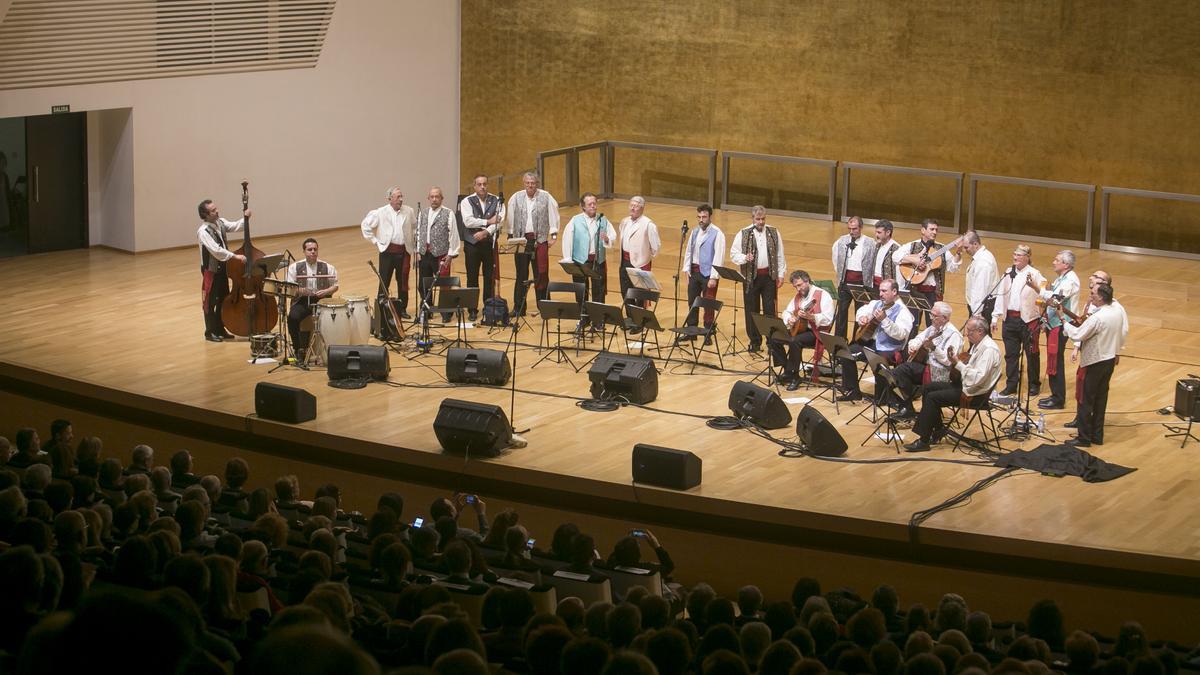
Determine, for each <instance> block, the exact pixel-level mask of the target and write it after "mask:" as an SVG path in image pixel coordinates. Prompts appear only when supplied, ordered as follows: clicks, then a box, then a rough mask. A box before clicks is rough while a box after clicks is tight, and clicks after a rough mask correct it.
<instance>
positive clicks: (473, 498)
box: [467, 495, 475, 504]
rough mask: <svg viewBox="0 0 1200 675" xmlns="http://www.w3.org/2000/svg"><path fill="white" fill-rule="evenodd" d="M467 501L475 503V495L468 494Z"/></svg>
mask: <svg viewBox="0 0 1200 675" xmlns="http://www.w3.org/2000/svg"><path fill="white" fill-rule="evenodd" d="M467 503H468V504H474V503H475V495H467Z"/></svg>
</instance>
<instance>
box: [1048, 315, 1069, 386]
mask: <svg viewBox="0 0 1200 675" xmlns="http://www.w3.org/2000/svg"><path fill="white" fill-rule="evenodd" d="M1055 336H1057V337H1055ZM1050 340H1055V341H1056V342H1057V343H1058V349H1057V350H1056V351H1057V352H1058V353H1057V354H1055V355H1054V374H1053V375H1047V376H1046V379H1047V380H1050V395H1051V396H1053V397H1054V398H1055V399H1057V400H1058V401H1059V402H1060V403H1065V402H1066V400H1067V376H1066V373H1064V372H1063V370H1064V365H1065V364H1064V363H1063V361H1064V359H1063V357H1064V356H1065V355H1066V353H1067V332H1066V331H1064V330H1063V329H1062V326H1059V327H1058V330H1052V331H1050V332H1049V333H1047V334H1046V351H1047V352H1049V351H1050ZM1046 358H1047V359H1049V358H1050V354H1049V353H1047V354H1046ZM1046 370H1050V367H1049V365H1047V366H1046Z"/></svg>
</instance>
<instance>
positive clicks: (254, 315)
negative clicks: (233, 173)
mask: <svg viewBox="0 0 1200 675" xmlns="http://www.w3.org/2000/svg"><path fill="white" fill-rule="evenodd" d="M249 185H250V183H249V182H248V181H242V212H243V213H245V212H246V210H248V209H249V208H250V192H249V190H248V187H249ZM244 217H245V219H246V223H245V227H244V228H243V229H242V247H241V248H239V249H238V250H236V251H234V253H240V254H241V255H244V256H246V262H242V261H240V260H238V259H237V258H230V259H229V263H228V267H227V270H228V275H229V279H230V280H231V281H232V282H233V288H232V290H230V292H229V295H227V296H225V300H224V301H223V302H222V303H221V318H222V320H223V321H224V322H225V328H226V329H227V330H228V331H229V332H230V333H233V334H234V335H237V336H239V337H250V336H251V335H257V334H259V333H266V332H268V331H270V330H272V329H274V328H275V325H276V324H277V323H279V303H278V301H277V300H276V299H275V298H274V297H272V296H270V295H267V294H265V293H263V292H262V285H263V278H264V277H263V276H255V275H254V273H253V271H254V265H255V263H257V262H258V261H259V260H261V259H262V258H263V257H264V256H266V254H265V253H263V252H262V251H260V250H258V249H257V248H254V244H252V243H251V241H250V216H244Z"/></svg>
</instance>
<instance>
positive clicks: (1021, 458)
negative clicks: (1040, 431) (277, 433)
mask: <svg viewBox="0 0 1200 675" xmlns="http://www.w3.org/2000/svg"><path fill="white" fill-rule="evenodd" d="M996 466H998V467H1016V468H1018V469H1030V470H1033V471H1037V472H1039V473H1061V474H1063V475H1067V476H1079V477H1080V478H1082V479H1083V481H1084V482H1085V483H1103V482H1104V481H1109V480H1113V479H1114V478H1120V477H1121V476H1124V475H1125V474H1128V473H1133V472H1134V471H1137V469H1136V468H1130V467H1127V466H1121V465H1119V464H1110V463H1109V462H1106V461H1104V460H1102V459H1097V458H1096V457H1094V456H1092V455H1091V454H1089V453H1087V452H1084V451H1083V450H1080V449H1079V448H1076V447H1073V446H1070V445H1051V444H1049V443H1043V444H1041V445H1039V446H1037V447H1036V448H1034V449H1032V450H1013V451H1012V452H1010V453H1008V454H1007V455H1004V456H1003V457H1001V458H1000V459H998V460H996Z"/></svg>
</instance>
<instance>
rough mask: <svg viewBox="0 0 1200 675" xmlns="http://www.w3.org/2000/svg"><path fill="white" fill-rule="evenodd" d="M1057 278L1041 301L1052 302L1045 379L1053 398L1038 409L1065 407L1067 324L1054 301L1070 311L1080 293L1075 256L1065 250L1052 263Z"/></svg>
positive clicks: (1048, 327) (1049, 309)
mask: <svg viewBox="0 0 1200 675" xmlns="http://www.w3.org/2000/svg"><path fill="white" fill-rule="evenodd" d="M1051 264H1052V265H1053V267H1054V271H1055V272H1057V273H1058V276H1057V277H1056V278H1055V279H1054V281H1052V282H1051V283H1050V285H1049V286H1048V287H1047V288H1046V289H1045V290H1043V291H1042V293H1041V300H1042V302H1044V303H1050V304H1049V306H1048V307H1047V308H1046V320H1045V326H1046V379H1047V380H1049V381H1050V395H1049V396H1047V397H1046V398H1044V399H1042V400H1040V401H1038V407H1039V408H1043V409H1046V410H1061V409H1062V408H1064V407H1065V406H1066V400H1067V377H1066V374H1065V373H1064V367H1063V366H1064V363H1063V357H1064V356H1065V355H1066V349H1067V334H1066V331H1065V330H1063V327H1062V326H1063V322H1064V321H1066V318H1065V317H1064V315H1063V313H1062V311H1061V310H1060V309H1058V308H1057V307H1055V306H1054V303H1053V302H1051V301H1052V300H1054V299H1057V300H1058V301H1061V303H1062V307H1064V308H1066V309H1067V310H1074V309H1075V296H1076V295H1078V294H1079V276H1078V275H1076V274H1075V254H1074V253H1073V252H1072V251H1069V250H1065V249H1064V250H1062V251H1059V252H1058V255H1056V256H1054V262H1053V263H1051Z"/></svg>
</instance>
